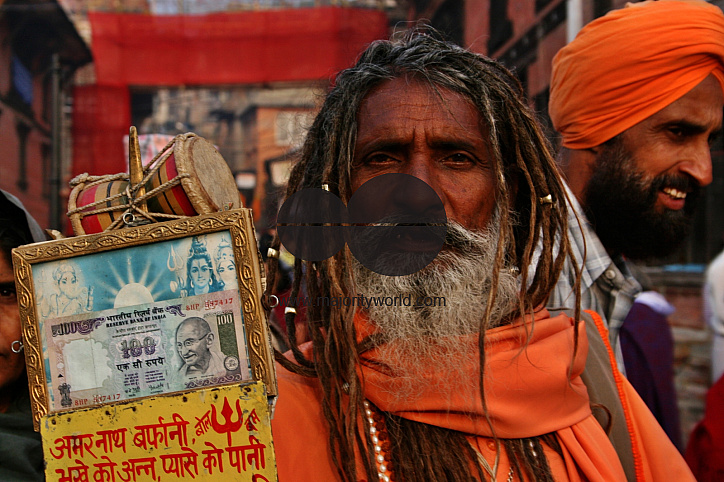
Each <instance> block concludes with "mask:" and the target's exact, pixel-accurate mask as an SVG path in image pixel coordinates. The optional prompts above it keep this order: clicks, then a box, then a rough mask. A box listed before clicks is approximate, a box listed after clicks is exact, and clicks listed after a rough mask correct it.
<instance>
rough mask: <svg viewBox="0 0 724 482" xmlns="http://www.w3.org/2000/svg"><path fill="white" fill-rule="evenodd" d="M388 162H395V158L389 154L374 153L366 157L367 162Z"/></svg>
mask: <svg viewBox="0 0 724 482" xmlns="http://www.w3.org/2000/svg"><path fill="white" fill-rule="evenodd" d="M388 162H395V160H394V159H393V158H391V157H390V156H388V155H387V154H374V155H372V156H369V157H368V158H367V159H365V164H385V163H388Z"/></svg>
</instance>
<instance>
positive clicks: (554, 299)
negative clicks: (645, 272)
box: [548, 186, 642, 373]
mask: <svg viewBox="0 0 724 482" xmlns="http://www.w3.org/2000/svg"><path fill="white" fill-rule="evenodd" d="M566 190H567V192H568V197H569V199H570V206H569V213H568V238H569V240H570V243H571V250H572V251H573V257H574V259H575V263H576V264H577V265H578V266H581V310H593V311H595V312H596V313H598V314H599V315H601V317H602V318H603V321H604V322H605V323H606V325H607V326H608V330H609V341H610V343H611V346H612V347H614V353H615V355H616V362H617V363H618V366H619V370H621V372H623V373H625V370H624V366H623V357H622V354H621V343H620V341H619V338H618V333H619V330H620V329H621V326H622V325H623V320H624V319H625V318H626V315H628V312H629V310H630V309H631V306H632V305H633V302H634V298H636V296H637V295H638V294H639V293H641V291H642V288H641V285H640V284H639V282H638V281H636V279H635V278H634V277H633V275H632V274H631V272H630V270H629V268H628V266H627V265H626V261H625V260H624V259H623V258H622V257H620V256H619V257H617V258H616V259H611V257H610V256H609V255H608V253H607V252H606V249H605V248H604V247H603V244H601V240H600V239H598V236H597V235H596V233H595V231H594V230H593V227H592V226H591V224H590V223H589V222H588V219H587V218H586V216H585V214H583V210H582V209H581V205H580V204H579V203H578V200H577V199H576V198H575V196H574V195H573V193H572V192H571V191H570V189H569V188H568V186H566ZM576 214H577V215H578V218H579V220H580V223H581V224H580V227H579V224H578V221H577V220H576ZM584 252H585V262H584ZM573 266H574V265H572V264H571V259H570V258H568V259H566V261H565V263H564V265H563V270H562V271H561V275H560V277H559V278H558V282H557V283H556V287H555V289H554V291H553V293H551V296H550V298H549V299H548V307H549V308H561V307H568V308H572V307H573V306H574V305H575V295H574V293H573V286H574V281H575V276H576V274H575V270H574V268H573Z"/></svg>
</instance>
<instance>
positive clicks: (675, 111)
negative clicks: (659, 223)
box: [562, 75, 724, 210]
mask: <svg viewBox="0 0 724 482" xmlns="http://www.w3.org/2000/svg"><path fill="white" fill-rule="evenodd" d="M722 109H724V95H722V89H721V86H720V85H719V82H718V81H717V80H716V78H715V77H714V76H713V75H709V76H708V77H707V78H706V79H704V80H703V81H702V82H701V83H700V84H699V85H697V86H696V87H694V88H693V89H692V90H691V91H689V92H688V93H687V94H686V95H684V96H683V97H681V98H680V99H678V100H676V101H674V102H672V103H671V104H669V105H668V106H667V107H665V108H664V109H662V110H660V111H659V112H657V113H656V114H654V115H652V116H650V117H648V118H647V119H644V120H643V121H641V122H639V123H638V124H636V125H634V126H633V127H630V128H629V129H627V130H626V131H624V132H623V133H622V137H623V142H624V146H625V147H626V148H627V150H629V151H630V153H631V156H632V159H633V161H634V163H635V165H636V168H637V169H638V171H640V172H642V173H644V174H645V175H646V177H647V178H649V179H652V178H654V177H656V176H659V175H662V174H673V175H679V176H688V177H691V178H692V179H693V180H694V181H695V182H696V183H698V184H699V186H701V187H703V186H706V185H708V184H710V183H711V181H712V166H711V152H710V146H711V143H712V141H713V140H714V138H715V137H716V135H717V134H718V133H719V132H720V131H721V128H722V127H721V126H722ZM599 150H600V146H599V147H594V148H591V149H574V150H569V151H566V153H565V156H567V157H568V159H569V162H564V163H563V164H562V168H563V171H564V174H565V176H566V179H567V181H568V185H569V186H570V188H571V190H572V191H573V193H574V194H575V195H576V198H577V199H578V200H579V201H580V202H582V203H584V204H585V190H586V185H587V183H588V181H589V179H590V178H591V175H592V172H593V169H594V168H595V161H596V156H597V155H598V153H599ZM685 203H686V192H681V191H680V190H677V189H675V188H672V187H670V186H664V187H663V188H662V189H661V191H660V192H659V196H658V199H657V208H658V209H660V210H664V209H672V210H679V209H683V207H684V204H685Z"/></svg>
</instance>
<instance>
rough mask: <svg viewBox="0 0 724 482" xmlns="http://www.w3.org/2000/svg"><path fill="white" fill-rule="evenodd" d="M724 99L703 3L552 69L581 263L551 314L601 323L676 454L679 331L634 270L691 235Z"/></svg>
mask: <svg viewBox="0 0 724 482" xmlns="http://www.w3.org/2000/svg"><path fill="white" fill-rule="evenodd" d="M723 90H724V14H722V11H721V9H720V8H718V7H716V6H714V5H711V4H709V3H707V2H704V1H701V0H662V1H644V2H639V3H629V4H627V5H626V7H624V8H621V9H618V10H612V11H611V12H609V13H608V14H606V15H604V16H603V17H600V18H598V19H596V20H594V21H593V22H591V23H589V24H588V25H586V26H585V27H584V28H583V29H582V30H581V31H580V32H579V33H578V35H577V36H576V38H575V39H574V40H573V41H572V42H571V43H569V44H568V45H567V46H565V47H564V48H562V49H561V50H560V51H559V52H558V54H557V55H556V56H555V58H554V60H553V71H552V76H551V94H550V104H549V113H550V117H551V120H552V122H553V126H554V127H555V129H556V130H557V131H558V132H559V133H560V135H561V139H562V147H561V149H560V152H559V153H558V157H557V161H558V164H559V166H560V167H561V171H562V172H563V174H564V177H565V180H566V183H567V189H568V190H569V193H570V194H571V196H570V198H571V208H572V209H571V218H570V219H569V223H568V229H569V232H568V236H569V238H570V239H571V240H572V245H573V252H574V257H573V258H569V259H568V260H566V264H565V265H564V268H563V271H562V273H561V276H560V278H559V280H558V283H557V285H556V287H555V290H554V291H553V293H552V295H551V297H550V299H549V301H548V307H549V308H560V307H566V306H568V307H570V306H574V305H575V303H576V297H577V296H580V303H581V308H582V309H584V310H593V311H595V312H597V313H599V314H600V315H601V316H602V317H603V319H604V321H605V322H606V325H607V328H608V336H609V341H610V343H611V345H612V347H613V349H614V353H615V357H616V360H617V363H618V368H619V369H620V370H621V372H622V373H623V374H624V375H627V376H630V377H631V378H630V381H631V383H632V384H633V386H634V387H635V388H636V389H637V390H638V391H639V393H640V394H641V395H642V397H643V398H644V400H645V402H646V403H647V405H648V406H649V408H650V409H651V410H652V411H653V412H654V415H655V416H656V418H657V419H658V420H660V421H665V423H664V425H665V426H666V427H667V434H668V435H669V437H670V438H671V440H672V441H673V442H674V443H675V444H676V445H677V446H681V435H680V429H679V427H678V425H679V423H678V418H679V417H678V404H677V400H676V391H675V389H674V380H673V366H672V365H671V363H673V341H672V334H671V328H670V326H669V325H668V323H667V322H666V317H665V316H662V315H661V314H660V312H658V311H657V310H656V309H652V307H657V308H658V307H663V306H664V304H668V303H667V302H666V301H665V300H660V299H659V300H658V301H656V302H653V303H645V301H652V300H653V298H654V297H657V298H661V295H658V294H649V295H642V294H641V293H642V291H643V290H642V286H641V284H640V281H639V280H638V279H637V278H636V276H635V273H633V272H632V270H633V269H634V267H633V265H632V264H631V261H632V260H633V261H644V260H649V259H655V258H661V257H664V256H666V255H668V254H670V253H672V252H674V251H675V250H676V249H677V248H678V247H679V246H680V245H681V243H682V242H683V240H684V239H685V237H686V235H687V234H688V232H689V230H690V226H691V222H692V218H693V214H694V209H695V206H696V201H697V198H698V197H699V195H700V192H701V190H702V188H703V187H704V186H706V185H708V184H709V183H711V181H712V163H711V153H710V147H711V142H712V139H713V138H714V137H715V136H717V134H719V133H720V132H721V128H722V109H723V108H724V94H723V93H722V91H723ZM579 273H580V277H579ZM579 279H580V290H579V286H578V285H577V284H576V283H577V280H579ZM579 293H580V295H579ZM639 296H644V298H642V300H641V302H639V303H636V304H634V302H635V300H637V297H639ZM659 301H663V303H661V302H659ZM632 306H633V307H634V308H635V312H633V313H631V309H632ZM647 317H648V318H647ZM622 326H624V327H625V333H623V334H621V336H619V334H620V333H621V332H622V330H624V328H622ZM622 337H626V342H622ZM643 344H647V345H649V346H644V345H643ZM624 350H629V352H628V353H624ZM652 356H653V357H654V358H650V357H652ZM627 362H628V363H627ZM629 363H632V364H633V363H635V365H632V366H631V367H629V366H628V365H629ZM666 364H668V365H669V366H666ZM629 368H632V369H634V370H643V372H642V373H631V372H630V371H629ZM649 370H653V371H654V372H655V373H656V374H657V375H658V381H657V382H656V383H653V382H652V381H651V380H650V378H649V377H650V375H651V372H650V371H649Z"/></svg>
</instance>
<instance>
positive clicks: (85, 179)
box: [67, 134, 195, 231]
mask: <svg viewBox="0 0 724 482" xmlns="http://www.w3.org/2000/svg"><path fill="white" fill-rule="evenodd" d="M194 135H195V134H180V135H178V136H176V137H174V138H173V139H172V140H171V141H169V142H168V143H167V144H166V146H165V147H164V148H163V149H161V150H160V151H159V152H158V153H157V154H156V155H155V156H153V159H151V162H149V163H148V164H147V165H146V166H145V167H144V169H143V170H144V176H143V179H142V180H141V181H140V182H139V183H138V184H136V185H135V186H131V183H130V182H129V183H128V185H127V186H126V189H125V190H124V191H123V192H121V193H118V194H114V195H113V196H110V197H108V198H105V199H101V200H99V201H95V202H92V203H89V204H86V205H84V206H81V207H76V208H74V209H71V210H69V211H68V213H67V215H68V216H69V217H70V216H71V215H74V214H79V215H80V218H81V219H82V218H84V217H86V216H94V215H98V214H102V213H107V212H111V211H120V210H125V211H124V215H122V216H120V217H118V219H116V220H115V221H113V223H112V224H111V225H109V226H108V227H107V228H106V229H105V231H110V230H112V229H116V228H117V227H118V226H119V225H120V224H121V223H123V222H124V219H125V215H126V214H128V213H131V215H133V213H138V214H140V215H141V216H142V217H144V218H146V219H148V220H150V221H152V222H156V219H155V218H157V217H158V218H167V219H180V218H183V217H185V216H181V215H177V214H166V213H158V212H154V213H153V214H150V213H149V212H147V211H145V210H143V209H140V208H139V206H138V205H139V204H143V203H144V202H145V201H147V200H148V199H150V198H153V197H154V196H156V194H158V193H160V192H163V191H167V190H169V189H171V188H173V187H175V186H177V185H178V184H180V183H181V180H182V179H185V178H188V177H190V175H189V174H178V175H177V176H176V177H174V178H173V179H170V180H168V181H166V182H165V183H163V184H161V185H160V186H158V187H156V188H154V189H151V190H150V191H148V192H146V193H144V195H143V196H138V197H136V194H137V193H138V190H139V188H140V187H141V186H145V185H146V183H147V182H148V181H149V180H150V179H151V178H152V177H153V176H155V175H156V173H157V172H158V171H159V169H161V167H163V165H164V164H165V163H166V160H167V159H168V158H169V157H171V155H172V154H173V150H169V148H170V147H171V146H172V145H173V144H174V143H176V142H178V141H180V140H181V138H185V137H191V136H194ZM117 180H124V181H125V180H128V173H125V172H121V173H118V174H110V175H105V176H91V175H89V174H88V173H84V174H79V175H78V176H76V177H74V178H73V179H72V180H71V181H70V186H71V187H72V188H73V191H72V192H71V201H72V202H73V203H75V200H76V199H77V197H78V194H79V193H80V192H81V191H82V190H83V189H87V188H91V187H93V186H97V185H99V184H103V183H107V182H112V181H117ZM124 196H125V197H126V199H128V200H129V201H128V203H126V204H119V205H114V206H110V207H105V208H100V209H93V210H88V209H89V208H93V207H95V206H98V205H101V204H106V203H109V202H112V201H114V200H116V199H120V198H122V197H124Z"/></svg>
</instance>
